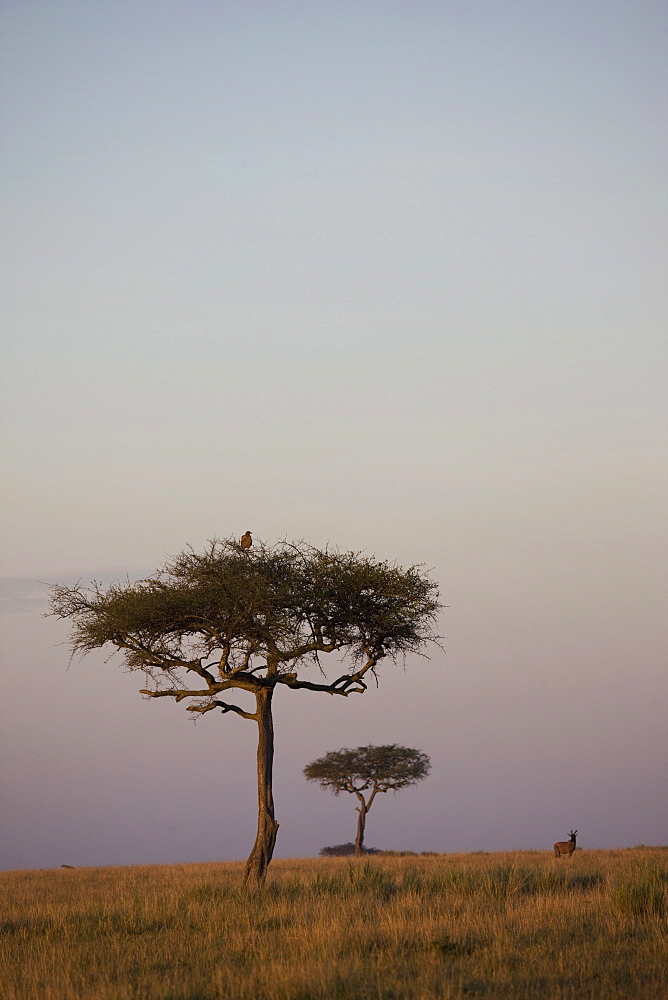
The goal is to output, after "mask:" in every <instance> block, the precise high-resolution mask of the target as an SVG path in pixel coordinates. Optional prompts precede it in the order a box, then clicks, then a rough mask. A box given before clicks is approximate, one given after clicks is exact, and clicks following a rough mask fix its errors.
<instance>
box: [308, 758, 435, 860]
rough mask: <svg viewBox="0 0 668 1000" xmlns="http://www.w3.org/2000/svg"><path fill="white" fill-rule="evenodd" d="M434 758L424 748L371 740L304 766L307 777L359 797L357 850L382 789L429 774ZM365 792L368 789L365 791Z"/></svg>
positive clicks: (358, 851) (396, 787) (360, 848)
mask: <svg viewBox="0 0 668 1000" xmlns="http://www.w3.org/2000/svg"><path fill="white" fill-rule="evenodd" d="M430 768H431V761H430V759H429V757H428V756H427V754H426V753H423V752H422V750H414V749H413V747H402V746H399V745H398V744H397V743H389V744H386V745H385V746H374V745H373V744H369V745H368V746H365V747H356V748H355V749H354V750H349V749H347V748H344V749H343V750H330V752H329V753H326V754H325V756H324V757H318V759H317V760H314V761H311V763H310V764H307V765H306V767H305V768H304V777H305V778H306V780H307V781H316V782H317V783H318V784H319V785H321V786H322V787H323V788H328V789H329V790H330V791H332V792H334V794H335V795H339V794H340V793H341V792H349V793H350V794H351V795H355V796H356V797H357V801H358V803H359V805H357V806H356V807H355V808H356V809H357V813H358V816H357V836H356V837H355V854H357V855H360V854H363V853H364V829H365V826H366V817H367V813H368V812H369V809H370V808H371V806H372V805H373V800H374V799H375V798H376V795H378V793H379V792H383V793H384V792H390V791H391V792H398V791H399V790H400V789H401V788H407V787H408V785H413V784H415V782H417V781H422V779H423V778H426V777H427V775H428V774H429V771H430ZM365 793H367V794H366V795H365Z"/></svg>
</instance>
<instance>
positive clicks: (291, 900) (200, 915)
mask: <svg viewBox="0 0 668 1000" xmlns="http://www.w3.org/2000/svg"><path fill="white" fill-rule="evenodd" d="M242 870H243V866H242V865H241V864H201V865H172V866H154V867H133V868H82V869H73V870H70V869H57V870H55V871H25V872H5V873H1V874H0V881H1V883H2V886H1V888H2V904H1V907H2V912H1V914H0V935H1V936H0V984H1V985H0V994H1V996H2V998H3V1000H69V998H71V997H72V998H86V1000H93V998H95V1000H120V998H123V1000H125V998H137V1000H139V998H146V1000H153V998H155V1000H213V998H229V1000H334V998H349V1000H435V998H450V997H452V998H455V997H457V998H460V997H461V998H468V997H489V998H496V997H498V998H504V1000H505V998H508V1000H510V998H513V1000H514V998H527V1000H529V998H531V1000H550V998H569V1000H589V998H591V1000H594V998H595V1000H621V998H624V1000H661V998H663V997H668V849H666V848H645V847H636V848H631V849H628V850H619V851H580V850H578V851H577V852H576V853H575V855H574V856H573V858H572V859H570V860H566V859H563V860H557V859H555V858H554V857H552V856H550V855H548V854H547V853H538V852H532V851H522V852H514V853H508V854H458V855H456V854H455V855H452V854H448V855H437V856H425V855H420V856H392V855H379V856H374V857H372V858H362V859H359V860H355V859H344V858H334V859H326V860H325V859H312V860H300V861H276V862H274V863H273V864H272V866H271V869H270V874H269V878H268V881H267V884H266V886H265V887H264V888H263V889H260V890H254V891H244V890H243V889H242V886H241V877H242Z"/></svg>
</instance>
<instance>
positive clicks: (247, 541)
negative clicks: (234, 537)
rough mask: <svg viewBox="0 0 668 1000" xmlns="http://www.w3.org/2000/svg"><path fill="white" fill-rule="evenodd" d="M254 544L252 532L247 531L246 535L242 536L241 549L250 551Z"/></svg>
mask: <svg viewBox="0 0 668 1000" xmlns="http://www.w3.org/2000/svg"><path fill="white" fill-rule="evenodd" d="M252 544H253V539H252V538H251V533H250V531H247V532H246V533H245V534H244V535H242V536H241V548H242V549H249V548H250V547H251V545H252Z"/></svg>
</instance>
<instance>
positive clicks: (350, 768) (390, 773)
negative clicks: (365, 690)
mask: <svg viewBox="0 0 668 1000" xmlns="http://www.w3.org/2000/svg"><path fill="white" fill-rule="evenodd" d="M430 768H431V761H430V759H429V757H428V756H427V754H426V753H423V752H422V751H421V750H413V749H412V748H411V747H402V746H399V745H398V744H397V743H390V744H388V745H386V746H373V745H372V744H369V745H368V746H365V747H356V748H355V749H354V750H347V749H344V750H332V751H330V753H327V754H325V756H324V757H319V758H318V760H314V761H313V762H312V763H311V764H307V765H306V767H305V768H304V776H305V778H306V780H307V781H317V782H318V784H320V785H322V787H323V788H328V789H329V790H330V791H332V792H334V794H335V795H339V794H340V793H341V792H353V793H354V792H364V791H366V790H367V789H369V788H371V789H374V790H376V791H377V792H389V791H395V792H396V791H399V789H400V788H405V787H406V786H407V785H412V784H414V783H415V782H416V781H422V779H423V778H426V777H427V775H428V774H429V770H430Z"/></svg>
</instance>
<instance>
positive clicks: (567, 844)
mask: <svg viewBox="0 0 668 1000" xmlns="http://www.w3.org/2000/svg"><path fill="white" fill-rule="evenodd" d="M577 832H578V831H577V830H571V839H570V840H558V841H557V843H556V844H555V845H554V856H555V858H560V857H561V855H562V854H567V855H568V856H569V858H570V857H571V855H572V854H573V851H574V850H575V836H576V834H577Z"/></svg>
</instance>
